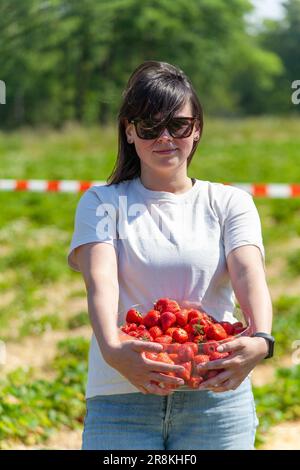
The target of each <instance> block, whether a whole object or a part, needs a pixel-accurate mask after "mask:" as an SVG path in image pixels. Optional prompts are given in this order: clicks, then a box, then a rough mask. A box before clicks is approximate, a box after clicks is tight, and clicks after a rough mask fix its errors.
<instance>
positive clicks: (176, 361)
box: [169, 353, 180, 364]
mask: <svg viewBox="0 0 300 470" xmlns="http://www.w3.org/2000/svg"><path fill="white" fill-rule="evenodd" d="M169 358H170V359H172V361H173V362H174V364H179V362H180V359H179V356H178V354H176V353H169Z"/></svg>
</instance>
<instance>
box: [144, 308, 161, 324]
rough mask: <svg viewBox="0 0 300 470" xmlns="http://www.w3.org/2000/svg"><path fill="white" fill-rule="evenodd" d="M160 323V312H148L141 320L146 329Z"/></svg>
mask: <svg viewBox="0 0 300 470" xmlns="http://www.w3.org/2000/svg"><path fill="white" fill-rule="evenodd" d="M159 321H160V312H158V311H157V310H149V312H147V313H146V315H145V316H144V318H143V324H144V325H145V326H146V327H147V328H152V326H158V325H159Z"/></svg>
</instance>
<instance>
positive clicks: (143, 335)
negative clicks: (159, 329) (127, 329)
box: [129, 330, 153, 341]
mask: <svg viewBox="0 0 300 470" xmlns="http://www.w3.org/2000/svg"><path fill="white" fill-rule="evenodd" d="M133 333H137V334H138V335H137V338H138V339H139V340H140V341H153V338H152V336H151V335H150V333H149V331H147V330H144V331H140V332H137V331H134V332H133ZM129 334H130V333H129Z"/></svg>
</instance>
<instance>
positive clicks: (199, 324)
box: [189, 318, 211, 335]
mask: <svg viewBox="0 0 300 470" xmlns="http://www.w3.org/2000/svg"><path fill="white" fill-rule="evenodd" d="M189 325H190V326H191V327H192V328H193V331H194V333H195V335H205V334H207V330H208V329H209V327H210V325H211V323H210V322H209V321H207V320H205V319H203V318H192V320H191V321H190V323H189Z"/></svg>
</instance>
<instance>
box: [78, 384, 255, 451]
mask: <svg viewBox="0 0 300 470" xmlns="http://www.w3.org/2000/svg"><path fill="white" fill-rule="evenodd" d="M257 425H258V420H257V416H256V411H255V403H254V399H253V394H252V388H251V382H250V379H249V378H246V379H245V380H244V382H243V383H242V384H241V385H240V386H239V387H238V388H237V389H236V390H233V391H228V392H223V393H214V392H211V391H188V392H187V391H176V392H175V393H174V394H172V395H170V396H168V397H162V396H158V395H144V394H142V393H127V394H122V395H101V396H96V397H92V398H89V399H87V410H86V416H85V420H84V431H83V443H82V449H83V450H88V449H94V450H117V449H120V450H138V449H143V450H202V449H206V450H209V449H210V450H218V449H224V450H225V449H226V450H227V449H233V450H238V449H247V450H251V449H254V440H255V431H256V427H257Z"/></svg>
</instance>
